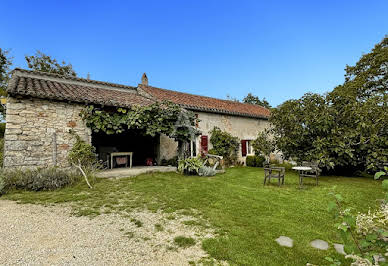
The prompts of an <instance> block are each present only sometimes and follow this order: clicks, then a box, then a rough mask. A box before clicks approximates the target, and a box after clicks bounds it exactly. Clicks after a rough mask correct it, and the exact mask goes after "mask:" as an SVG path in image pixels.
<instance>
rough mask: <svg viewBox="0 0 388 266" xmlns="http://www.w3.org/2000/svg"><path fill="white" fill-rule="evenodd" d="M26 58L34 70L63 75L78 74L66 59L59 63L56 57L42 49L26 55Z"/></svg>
mask: <svg viewBox="0 0 388 266" xmlns="http://www.w3.org/2000/svg"><path fill="white" fill-rule="evenodd" d="M25 59H26V61H27V65H28V67H29V68H31V69H33V70H37V71H42V72H49V73H55V74H59V75H63V76H72V77H76V76H77V74H76V73H75V71H74V70H73V66H72V65H71V64H66V62H65V61H62V63H58V61H57V60H56V59H54V58H52V57H51V56H49V55H46V54H44V53H42V52H41V51H36V53H35V55H29V56H28V55H26V56H25Z"/></svg>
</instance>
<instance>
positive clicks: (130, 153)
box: [110, 152, 133, 169]
mask: <svg viewBox="0 0 388 266" xmlns="http://www.w3.org/2000/svg"><path fill="white" fill-rule="evenodd" d="M115 156H116V157H117V156H129V168H132V156H133V152H112V153H111V154H110V169H113V157H115ZM127 166H128V163H127V164H125V167H127Z"/></svg>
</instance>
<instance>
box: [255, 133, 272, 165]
mask: <svg viewBox="0 0 388 266" xmlns="http://www.w3.org/2000/svg"><path fill="white" fill-rule="evenodd" d="M269 134H270V133H269V130H265V131H262V132H259V133H258V134H257V138H256V139H255V140H253V142H252V147H253V149H254V151H255V155H256V156H260V155H264V156H265V158H266V160H267V162H269V159H270V155H271V153H272V152H274V151H275V142H274V140H273V139H271V137H270V135H269Z"/></svg>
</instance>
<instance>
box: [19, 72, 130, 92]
mask: <svg viewBox="0 0 388 266" xmlns="http://www.w3.org/2000/svg"><path fill="white" fill-rule="evenodd" d="M15 71H20V72H24V73H29V74H36V75H40V76H48V77H54V78H60V79H67V80H73V81H78V82H85V83H88V84H98V85H105V86H111V87H117V88H128V89H136V87H135V86H129V85H124V84H119V83H113V82H108V81H99V80H93V79H86V78H80V77H73V76H65V75H60V74H57V73H50V72H43V71H39V70H29V69H23V68H18V67H17V68H15V69H14V70H12V73H13V72H15Z"/></svg>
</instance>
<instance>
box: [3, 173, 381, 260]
mask: <svg viewBox="0 0 388 266" xmlns="http://www.w3.org/2000/svg"><path fill="white" fill-rule="evenodd" d="M263 178H264V177H263V170H262V169H259V168H248V167H247V168H231V169H229V170H227V171H226V173H225V174H220V175H217V176H215V177H187V176H182V175H179V174H176V173H158V174H147V175H141V176H138V177H134V178H125V179H120V180H98V181H97V183H96V184H95V188H94V189H92V190H90V189H88V188H87V187H86V185H83V184H82V185H77V186H74V187H68V188H64V189H61V190H58V191H54V192H39V193H34V192H12V193H10V194H8V195H5V196H4V197H3V198H5V199H11V200H17V201H20V202H22V203H43V204H50V203H71V204H72V206H73V208H74V213H75V214H76V215H92V216H93V215H98V214H99V213H101V212H108V213H109V212H120V213H125V212H131V211H132V210H133V209H134V208H137V207H143V206H145V207H147V208H148V209H150V210H157V209H162V210H164V211H165V212H175V211H178V212H181V213H185V214H187V215H193V216H197V217H198V216H199V214H198V212H196V211H193V209H194V210H197V211H199V213H200V214H201V215H200V216H201V217H203V218H205V219H206V220H207V221H208V222H209V223H210V224H211V225H212V226H213V227H214V228H216V230H217V232H218V233H219V234H218V236H217V237H216V238H213V239H207V240H204V241H203V243H202V245H203V248H204V249H205V250H206V251H207V252H208V253H209V254H210V255H211V256H212V257H213V258H216V259H220V260H227V261H228V262H229V263H230V264H237V265H306V263H307V262H310V263H313V264H317V265H325V264H327V263H326V261H325V260H324V257H325V256H332V257H337V258H338V259H341V260H342V261H343V259H342V258H341V256H340V255H337V254H336V252H335V250H334V248H333V247H332V245H331V247H330V249H329V250H328V251H318V250H315V249H313V248H311V247H309V242H310V241H311V240H314V239H316V238H319V239H323V240H326V241H328V242H329V243H333V241H334V242H335V241H339V240H338V236H337V235H336V231H335V229H334V226H333V224H334V220H333V218H332V216H331V215H330V214H329V213H328V212H327V204H328V202H329V200H330V198H329V196H328V193H329V192H330V191H331V190H332V188H333V187H334V186H336V191H337V193H340V194H342V196H343V197H344V199H345V202H346V203H347V204H348V205H349V206H350V207H352V208H354V211H362V212H365V211H367V210H368V207H369V206H372V207H376V206H377V204H378V202H377V201H376V199H380V198H383V197H384V194H383V192H382V189H381V183H380V182H378V181H374V180H372V179H367V178H351V177H321V178H320V184H319V186H318V187H315V186H314V185H313V184H314V181H313V180H307V181H306V182H305V187H304V189H298V185H297V174H296V173H294V172H287V173H286V184H285V186H284V187H281V188H279V187H277V185H270V186H266V187H264V186H263ZM274 184H275V182H274ZM280 235H285V236H289V237H291V238H292V239H294V247H293V248H286V247H280V246H278V244H277V243H276V242H275V241H274V240H275V239H276V238H277V237H279V236H280ZM343 262H344V261H343ZM346 264H348V262H347V263H346Z"/></svg>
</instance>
